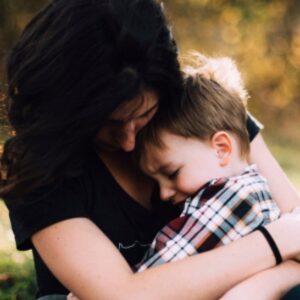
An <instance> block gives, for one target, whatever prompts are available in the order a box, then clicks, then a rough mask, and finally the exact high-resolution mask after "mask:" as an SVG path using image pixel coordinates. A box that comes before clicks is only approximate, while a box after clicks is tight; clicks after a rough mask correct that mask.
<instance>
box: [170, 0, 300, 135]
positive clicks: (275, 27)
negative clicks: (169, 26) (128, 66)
mask: <svg viewBox="0 0 300 300" xmlns="http://www.w3.org/2000/svg"><path fill="white" fill-rule="evenodd" d="M165 3H166V4H165V6H166V10H167V12H168V11H169V12H168V15H169V19H170V20H171V22H172V23H173V24H174V33H175V37H176V40H177V42H178V44H179V47H180V49H181V52H182V53H183V54H185V53H186V52H187V51H188V50H190V49H197V50H198V51H202V52H204V53H206V54H208V55H229V56H232V57H233V58H234V59H235V60H236V61H237V63H238V66H239V68H240V69H241V71H242V73H243V76H244V79H245V82H246V85H247V87H248V90H249V91H250V95H251V98H252V100H251V101H250V102H249V105H250V108H251V110H252V111H253V112H254V114H255V115H256V116H257V117H258V118H259V119H261V120H262V121H263V122H264V123H266V124H269V126H272V127H273V126H275V127H280V126H282V125H283V123H287V125H286V126H289V125H292V124H291V122H292V123H293V122H297V121H298V120H297V118H298V117H299V113H300V80H299V79H300V6H299V2H298V1H297V0H287V1H281V0H278V1H277V0H276V1H266V0H264V1H262V0H260V1H250V0H244V1H225V0H212V1H205V0H166V1H165ZM278 124H281V125H280V126H279V125H278ZM293 125H294V124H293ZM285 129H286V130H288V129H287V128H285Z"/></svg>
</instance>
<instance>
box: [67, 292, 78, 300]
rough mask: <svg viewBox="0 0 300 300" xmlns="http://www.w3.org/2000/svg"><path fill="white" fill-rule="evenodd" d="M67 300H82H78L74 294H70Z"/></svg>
mask: <svg viewBox="0 0 300 300" xmlns="http://www.w3.org/2000/svg"><path fill="white" fill-rule="evenodd" d="M67 300H80V299H79V298H77V297H76V296H75V295H74V294H73V293H70V294H69V295H68V296H67Z"/></svg>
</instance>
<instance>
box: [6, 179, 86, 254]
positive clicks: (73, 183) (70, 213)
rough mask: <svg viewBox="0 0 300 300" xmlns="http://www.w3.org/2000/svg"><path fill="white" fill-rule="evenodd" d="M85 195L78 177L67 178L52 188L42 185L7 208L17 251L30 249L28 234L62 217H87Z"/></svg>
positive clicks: (63, 218)
mask: <svg viewBox="0 0 300 300" xmlns="http://www.w3.org/2000/svg"><path fill="white" fill-rule="evenodd" d="M85 197H86V195H85V192H84V185H83V182H82V181H81V178H76V179H69V180H68V181H67V180H66V181H65V182H64V183H63V184H61V185H59V186H57V187H55V188H43V189H41V190H40V191H39V192H38V193H35V195H32V196H29V197H27V199H25V200H24V201H23V202H22V204H21V205H16V206H14V207H11V206H10V205H8V207H9V208H10V210H9V213H10V220H11V225H12V229H13V232H14V234H15V239H16V245H17V248H18V249H19V250H28V249H30V248H32V245H31V241H30V239H31V236H32V235H33V234H34V233H36V232H37V231H39V230H41V229H43V228H45V227H47V226H49V225H51V224H55V223H57V222H60V221H62V220H66V219H70V218H76V217H87V210H86V203H84V201H83V200H84V199H85Z"/></svg>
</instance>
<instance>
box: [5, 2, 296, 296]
mask: <svg viewBox="0 0 300 300" xmlns="http://www.w3.org/2000/svg"><path fill="white" fill-rule="evenodd" d="M70 1H71V0H70ZM46 2H47V1H45V0H26V1H23V0H0V69H1V73H0V74H1V75H0V88H1V90H2V94H1V90H0V100H1V99H3V98H4V96H3V93H4V91H5V79H4V76H3V65H4V60H5V56H6V55H7V53H8V51H9V48H10V46H11V45H12V44H13V42H14V40H15V39H16V37H17V35H18V34H19V32H20V30H21V29H22V28H23V27H24V26H25V25H26V23H27V22H28V20H29V19H30V17H31V16H32V14H33V13H34V12H36V11H38V10H39V9H40V8H41V6H42V5H43V4H44V3H46ZM164 6H165V11H166V14H167V16H168V19H169V21H170V24H171V26H172V30H173V34H174V36H175V38H176V40H177V43H178V46H179V49H180V53H181V55H182V56H184V55H186V54H187V53H188V52H189V51H190V50H198V51H200V52H203V53H204V54H206V55H210V56H224V55H226V56H231V57H233V59H234V60H235V61H236V62H237V64H238V67H239V69H240V70H241V72H242V74H243V78H244V81H245V83H246V86H247V89H248V91H249V93H250V95H251V99H250V100H249V110H250V111H251V112H252V113H253V114H254V115H255V116H256V117H257V118H258V119H259V120H260V121H261V122H262V123H263V124H264V125H265V129H264V130H263V135H264V137H265V139H266V141H267V142H268V144H269V146H270V148H271V150H272V152H273V154H274V155H275V157H276V158H277V159H278V161H279V162H280V164H281V166H282V167H283V168H284V170H285V171H286V172H287V174H288V176H289V178H290V179H291V180H292V182H293V183H294V184H295V185H296V186H297V187H298V188H299V189H300V171H299V170H300V151H299V149H300V130H299V128H300V126H299V125H300V120H299V116H300V80H299V79H300V6H299V2H297V1H296V0H285V1H282V0H281V1H279V0H278V1H266V0H265V1H250V0H248V1H225V0H213V1H206V0H165V1H164ZM5 133H6V130H5V128H4V126H3V128H2V131H1V140H2V141H3V140H5V138H6V137H5V136H6V134H5ZM0 236H1V239H0V299H3V300H5V299H34V296H32V290H33V289H34V283H33V281H32V280H29V279H28V274H32V273H30V272H31V264H30V262H29V264H28V263H27V261H28V257H30V255H29V254H26V256H25V257H24V256H23V255H20V254H18V253H16V251H14V250H13V249H14V244H13V236H12V233H11V232H10V231H9V222H8V219H7V211H6V210H5V208H4V205H3V203H1V202H0ZM24 261H25V262H26V263H25V265H24ZM18 266H21V267H20V268H18ZM24 266H26V267H24ZM22 271H23V273H22ZM26 272H27V273H26ZM28 272H29V273H28ZM19 274H21V275H19ZM26 277H27V279H26ZM12 286H13V287H14V288H12ZM30 293H31V296H29V294H30ZM30 297H31V298H30Z"/></svg>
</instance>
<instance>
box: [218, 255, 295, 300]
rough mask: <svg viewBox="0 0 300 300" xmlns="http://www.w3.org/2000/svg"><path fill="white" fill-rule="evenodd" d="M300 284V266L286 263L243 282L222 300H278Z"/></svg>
mask: <svg viewBox="0 0 300 300" xmlns="http://www.w3.org/2000/svg"><path fill="white" fill-rule="evenodd" d="M299 283H300V264H299V263H298V262H295V261H286V262H284V263H282V264H280V265H279V266H277V267H274V268H272V269H269V270H266V271H263V272H260V273H258V274H256V275H254V276H252V277H250V278H248V279H246V280H244V281H242V282H241V283H239V284H238V285H236V286H235V287H233V288H232V289H230V290H229V291H228V292H227V293H226V294H225V295H224V296H223V297H222V298H221V299H220V300H240V299H243V300H252V299H255V300H266V299H268V300H278V299H281V297H282V296H283V295H284V294H285V293H286V292H287V291H288V290H290V289H291V288H292V287H294V286H295V285H297V284H299Z"/></svg>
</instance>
